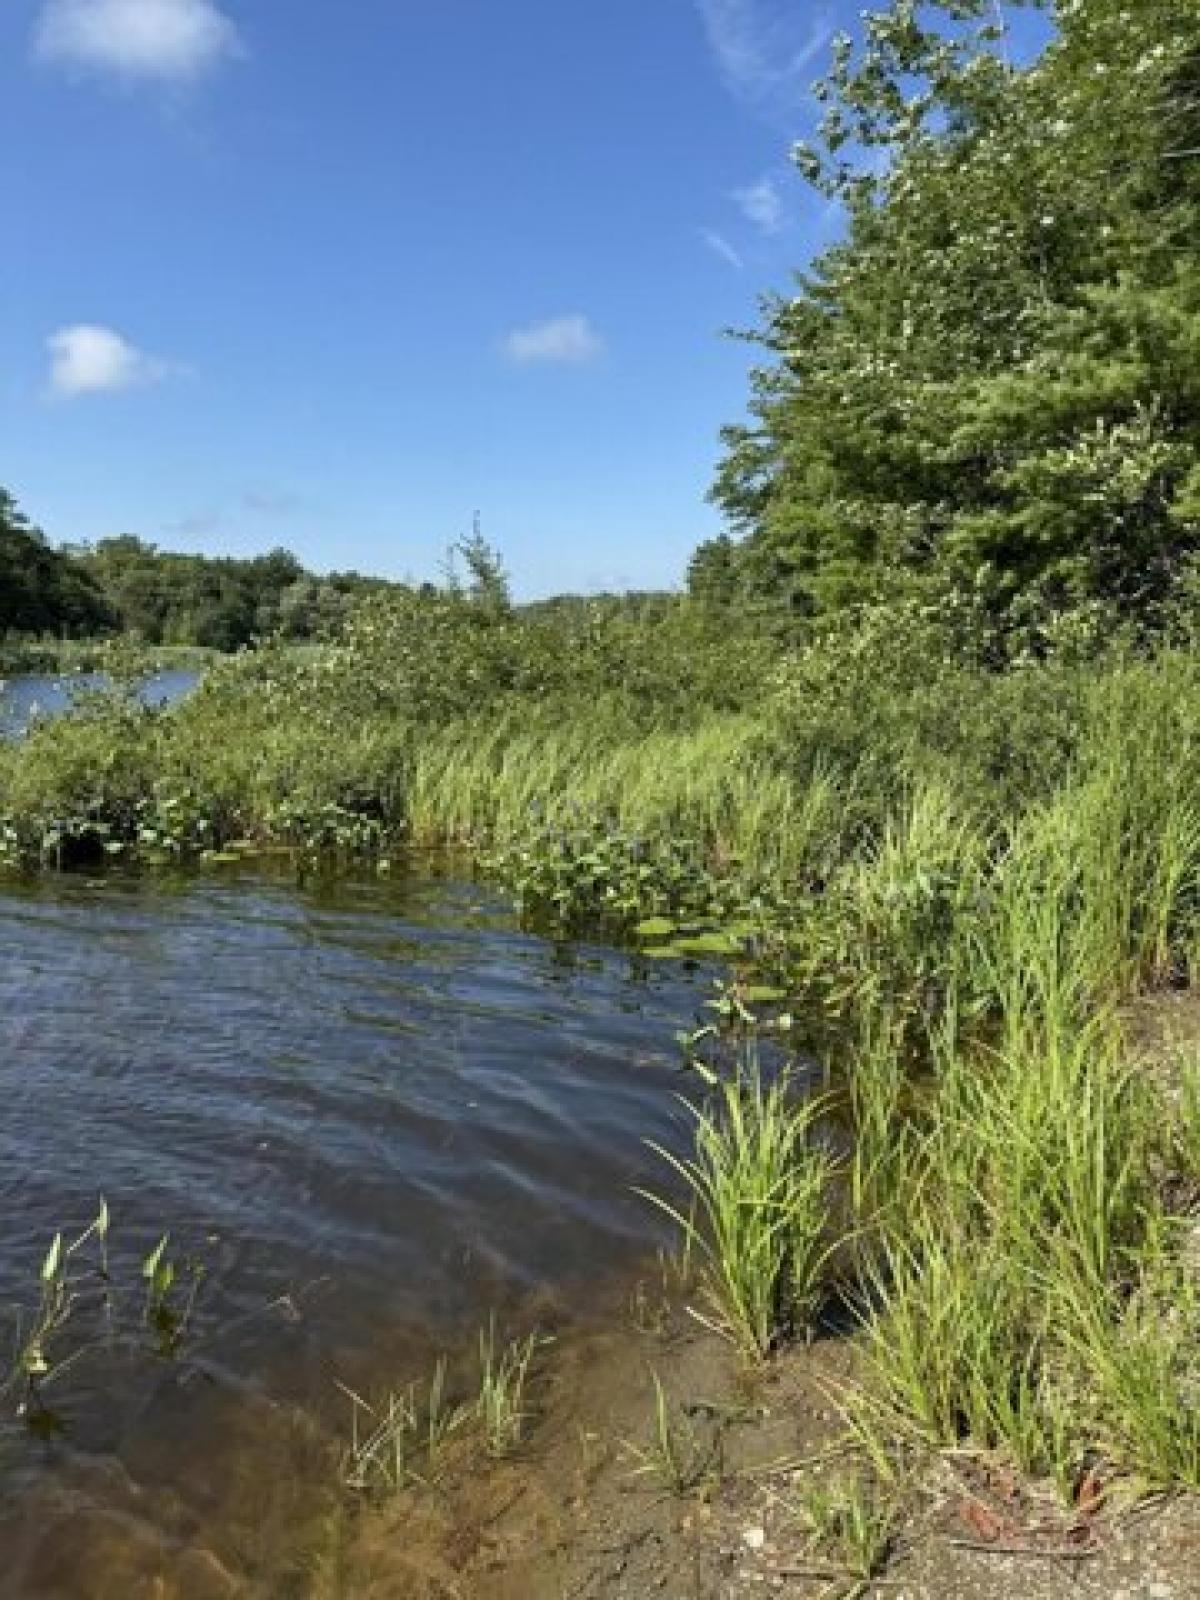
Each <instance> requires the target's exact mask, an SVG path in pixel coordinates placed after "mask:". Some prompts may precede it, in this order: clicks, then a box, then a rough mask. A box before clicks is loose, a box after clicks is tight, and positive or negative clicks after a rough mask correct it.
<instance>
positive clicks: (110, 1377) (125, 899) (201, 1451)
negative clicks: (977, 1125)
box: [0, 875, 701, 1596]
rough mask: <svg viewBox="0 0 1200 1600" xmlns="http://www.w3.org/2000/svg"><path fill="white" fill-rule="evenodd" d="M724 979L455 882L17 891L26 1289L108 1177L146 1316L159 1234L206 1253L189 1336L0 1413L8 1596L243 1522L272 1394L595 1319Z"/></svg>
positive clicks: (9, 1239)
mask: <svg viewBox="0 0 1200 1600" xmlns="http://www.w3.org/2000/svg"><path fill="white" fill-rule="evenodd" d="M700 989H701V983H700V980H699V979H697V978H689V977H688V976H687V975H686V974H684V973H682V972H681V971H679V970H678V969H676V968H668V967H662V966H655V967H651V968H650V969H649V970H646V969H645V968H639V967H638V965H637V964H636V963H633V962H631V958H629V957H627V956H624V955H621V954H620V953H617V952H614V951H605V950H600V949H589V948H583V949H565V948H558V947H555V946H554V945H552V944H550V943H547V942H545V941H542V940H539V939H536V938H533V937H530V936H526V935H524V934H522V933H520V932H519V931H517V930H516V929H515V928H514V927H513V926H512V923H511V921H510V919H509V918H508V917H507V915H506V914H505V912H504V910H503V908H502V906H500V905H499V903H498V902H496V901H495V900H493V899H491V898H489V897H488V896H487V895H486V894H485V893H483V892H482V891H480V890H479V889H477V888H476V887H474V886H470V885H464V884H460V883H454V882H439V881H436V880H421V879H414V880H411V881H407V882H404V883H397V884H393V885H388V886H381V885H378V884H369V885H355V884H343V885H341V886H339V887H330V888H324V889H322V888H315V889H309V890H298V889H296V888H293V887H288V886H283V885H280V884H274V883H272V882H270V881H268V880H264V879H263V878H261V877H252V876H250V875H246V876H244V877H242V878H240V879H239V878H220V879H211V880H200V881H196V880H192V881H188V882H180V883H176V884H169V883H158V884H155V885H150V884H146V883H138V882H134V881H129V880H121V879H110V880H108V881H106V882H103V883H90V882H87V881H84V880H81V879H59V880H56V881H49V882H46V883H43V884H40V885H38V886H37V887H33V888H30V889H27V890H23V891H20V892H16V891H13V890H9V891H7V892H5V893H3V894H0V1093H2V1095H3V1107H4V1111H3V1117H2V1118H0V1307H3V1308H5V1312H6V1314H7V1312H8V1308H12V1307H16V1306H26V1307H28V1306H30V1305H32V1304H33V1302H34V1301H35V1300H36V1292H37V1274H38V1268H39V1265H40V1263H41V1261H42V1259H43V1256H44V1255H45V1252H46V1248H47V1245H48V1244H49V1242H50V1240H51V1238H52V1237H53V1235H54V1233H55V1231H56V1230H58V1229H60V1228H61V1229H64V1230H67V1231H68V1233H70V1231H71V1230H78V1229H79V1228H81V1227H83V1226H84V1225H86V1223H87V1222H88V1220H89V1219H90V1218H91V1217H92V1216H93V1215H94V1214H95V1211H96V1206H97V1198H98V1196H99V1195H100V1194H103V1195H104V1196H105V1198H106V1200H107V1204H108V1207H109V1210H110V1212H111V1216H112V1252H113V1264H112V1276H113V1280H114V1282H116V1283H119V1284H123V1285H127V1286H128V1285H132V1286H133V1287H132V1288H131V1289H130V1288H127V1289H126V1291H125V1293H126V1303H125V1307H124V1312H123V1314H127V1313H128V1312H129V1311H130V1310H131V1309H133V1310H136V1304H137V1296H138V1295H139V1294H140V1286H139V1263H140V1261H141V1260H142V1258H143V1257H144V1256H145V1255H146V1253H147V1252H148V1251H149V1250H150V1249H151V1248H152V1247H153V1245H154V1243H155V1241H156V1240H157V1239H158V1237H159V1236H160V1234H161V1233H162V1232H164V1231H165V1230H170V1232H171V1235H172V1249H173V1250H174V1251H176V1252H177V1254H178V1257H179V1259H180V1260H181V1261H182V1260H183V1258H184V1257H185V1256H186V1257H193V1258H195V1259H197V1260H201V1261H203V1263H204V1265H205V1269H206V1276H205V1279H204V1282H203V1285H202V1288H201V1291H200V1294H199V1297H198V1300H197V1304H196V1312H195V1316H194V1319H193V1322H192V1324H191V1326H190V1328H189V1330H188V1334H187V1337H186V1339H185V1341H184V1348H183V1353H182V1356H181V1358H177V1359H173V1360H163V1359H160V1358H156V1357H155V1356H154V1355H153V1354H152V1353H150V1352H149V1351H148V1350H141V1351H127V1350H124V1349H121V1350H120V1351H119V1352H118V1351H115V1350H112V1349H107V1348H105V1347H103V1343H102V1342H101V1344H100V1345H99V1346H98V1347H97V1348H95V1349H92V1350H89V1351H85V1352H84V1355H83V1357H82V1358H81V1359H80V1361H79V1363H78V1365H77V1366H75V1367H73V1368H71V1369H70V1370H69V1371H68V1372H67V1374H66V1375H65V1376H64V1377H63V1378H62V1380H61V1381H60V1382H57V1383H55V1384H54V1385H52V1387H51V1389H50V1390H49V1391H48V1392H47V1400H48V1401H49V1403H50V1404H51V1406H52V1407H53V1410H54V1412H55V1414H56V1417H57V1419H58V1420H59V1421H61V1423H62V1424H63V1426H64V1428H65V1431H64V1432H63V1434H62V1435H61V1436H58V1437H54V1438H51V1439H50V1440H48V1441H43V1440H40V1439H33V1438H30V1437H29V1436H28V1434H27V1433H26V1430H25V1429H24V1428H23V1427H22V1426H21V1425H20V1423H18V1422H17V1421H16V1420H15V1418H14V1416H13V1412H14V1409H15V1402H14V1397H11V1396H10V1397H9V1399H8V1400H7V1401H5V1402H4V1403H3V1412H2V1417H3V1420H2V1421H0V1543H2V1545H3V1548H4V1551H5V1553H6V1560H7V1561H8V1565H7V1567H6V1568H5V1574H6V1575H7V1576H5V1575H4V1574H0V1593H3V1594H8V1593H12V1594H28V1595H31V1596H40V1595H50V1594H55V1595H60V1594H61V1595H74V1594H78V1595H80V1596H84V1595H91V1594H100V1593H106V1592H108V1591H107V1589H105V1588H103V1587H101V1586H99V1579H98V1578H97V1573H98V1572H99V1571H101V1569H104V1568H105V1567H106V1565H107V1566H111V1570H112V1572H113V1573H114V1574H115V1573H117V1572H118V1570H119V1569H120V1561H119V1560H118V1558H117V1557H116V1556H115V1555H114V1556H111V1557H108V1558H104V1559H101V1560H100V1561H99V1565H97V1557H96V1556H95V1554H94V1549H95V1539H96V1526H97V1523H98V1522H99V1523H100V1524H102V1525H103V1526H104V1527H105V1528H106V1529H107V1533H108V1535H109V1536H110V1537H111V1538H114V1539H116V1544H117V1545H118V1546H120V1547H121V1548H122V1549H124V1548H125V1546H126V1545H139V1544H145V1543H147V1542H150V1543H153V1542H155V1541H157V1542H158V1543H159V1544H160V1545H161V1542H162V1540H163V1539H164V1538H165V1537H167V1536H168V1532H167V1530H170V1532H169V1536H170V1538H172V1539H178V1538H181V1537H183V1538H184V1541H185V1544H188V1541H191V1544H188V1548H192V1545H195V1546H197V1547H200V1548H205V1549H208V1548H210V1547H212V1546H214V1545H219V1544H220V1537H219V1530H210V1529H207V1528H206V1527H205V1526H204V1524H205V1519H206V1518H208V1517H211V1518H217V1517H218V1516H219V1515H220V1513H218V1511H217V1510H216V1509H215V1507H216V1500H217V1499H219V1498H220V1496H219V1495H218V1493H217V1488H216V1485H217V1484H219V1483H221V1482H223V1481H225V1479H226V1477H227V1474H228V1472H229V1471H230V1470H231V1469H230V1467H229V1462H230V1461H231V1460H232V1459H233V1457H232V1456H231V1455H230V1451H231V1449H232V1448H233V1447H232V1446H231V1444H230V1438H231V1437H236V1439H237V1441H238V1442H237V1446H236V1461H237V1471H238V1472H239V1473H242V1474H244V1475H248V1476H249V1478H250V1479H251V1480H253V1479H254V1478H255V1470H256V1469H255V1457H254V1452H255V1448H256V1444H255V1440H256V1439H257V1440H258V1441H259V1443H260V1444H261V1447H262V1449H263V1451H264V1452H266V1451H271V1452H275V1453H277V1452H278V1448H279V1443H278V1438H277V1437H276V1438H274V1439H273V1440H272V1441H268V1434H270V1433H271V1431H272V1430H270V1429H264V1428H262V1427H261V1426H259V1424H258V1423H257V1422H253V1421H252V1422H250V1423H249V1424H247V1421H246V1419H247V1418H251V1419H253V1418H255V1417H256V1416H259V1415H260V1413H264V1412H267V1411H269V1412H271V1413H272V1414H279V1413H280V1410H281V1408H283V1407H299V1408H300V1409H301V1410H302V1411H303V1412H304V1413H307V1414H312V1415H314V1416H319V1417H322V1418H324V1419H326V1420H328V1419H329V1417H330V1416H331V1414H332V1413H333V1412H334V1411H338V1413H339V1415H340V1410H341V1409H344V1406H343V1404H342V1402H341V1400H340V1397H339V1396H338V1395H337V1391H336V1387H335V1381H336V1380H337V1379H339V1378H344V1379H346V1380H347V1381H352V1382H354V1383H356V1384H360V1383H361V1384H365V1383H370V1382H371V1381H373V1380H375V1379H378V1378H380V1377H381V1376H383V1375H385V1374H386V1375H387V1376H388V1377H389V1378H390V1379H391V1380H392V1381H398V1380H399V1379H401V1378H403V1377H407V1376H411V1375H412V1372H411V1370H409V1369H410V1368H411V1366H412V1365H413V1364H414V1363H417V1362H418V1358H419V1360H421V1361H424V1360H426V1359H427V1357H428V1352H429V1351H430V1350H431V1349H433V1348H434V1347H441V1346H445V1347H447V1348H454V1347H455V1346H456V1345H457V1344H462V1343H464V1342H467V1341H469V1340H470V1339H471V1337H472V1335H473V1330H474V1329H475V1328H477V1327H478V1326H479V1325H480V1323H481V1322H483V1321H484V1320H486V1318H487V1316H488V1314H489V1312H490V1310H491V1309H492V1308H493V1307H499V1308H501V1311H502V1314H511V1315H513V1316H515V1317H520V1316H523V1315H525V1314H526V1313H525V1312H524V1311H521V1310H518V1309H517V1308H518V1307H519V1306H521V1305H522V1303H524V1302H527V1301H528V1298H529V1297H531V1296H540V1297H541V1298H542V1300H543V1302H544V1306H545V1305H548V1306H551V1307H555V1308H557V1310H556V1311H554V1312H553V1313H552V1314H554V1315H561V1314H563V1313H564V1312H566V1313H571V1314H574V1315H575V1316H577V1317H579V1318H583V1319H586V1316H587V1308H588V1305H589V1303H590V1302H591V1301H592V1300H593V1299H594V1298H598V1296H599V1294H600V1291H601V1286H602V1285H604V1284H606V1283H607V1282H610V1281H612V1280H615V1279H618V1278H620V1277H621V1275H622V1274H623V1273H628V1272H629V1271H631V1270H632V1268H633V1266H634V1264H635V1263H636V1262H639V1261H641V1260H642V1259H644V1258H645V1257H646V1256H647V1254H648V1253H649V1252H650V1251H651V1250H652V1248H653V1247H654V1245H655V1244H656V1243H657V1242H658V1241H660V1240H661V1238H662V1233H661V1230H660V1227H659V1224H658V1222H657V1221H656V1219H655V1216H654V1213H653V1212H652V1210H651V1209H650V1208H649V1207H648V1205H647V1204H646V1203H645V1202H644V1201H642V1200H640V1199H638V1198H637V1197H636V1196H635V1195H634V1194H633V1193H632V1192H631V1187H632V1186H633V1185H636V1184H638V1183H647V1182H653V1181H654V1180H655V1179H656V1178H657V1177H659V1176H661V1169H660V1167H659V1164H658V1161H657V1158H655V1157H654V1156H653V1155H652V1154H650V1153H649V1152H648V1151H647V1150H646V1149H645V1148H644V1144H643V1141H644V1140H645V1139H647V1138H659V1139H668V1140H670V1139H677V1138H678V1136H679V1126H680V1120H679V1110H678V1107H677V1105H676V1104H675V1102H674V1100H673V1097H672V1093H671V1091H672V1090H675V1089H678V1088H679V1087H680V1076H679V1065H678V1052H677V1047H676V1046H675V1045H674V1042H673V1035H674V1031H675V1030H676V1029H677V1028H679V1027H682V1026H686V1025H687V1024H689V1023H690V1022H691V1021H692V1020H693V1019H694V1017H695V1013H696V1010H697V1007H698V1005H699V1003H700V1000H701V992H700ZM85 1309H86V1308H85ZM133 1320H134V1322H136V1320H137V1319H136V1316H135V1317H134V1319H133ZM85 1324H86V1325H87V1337H88V1338H90V1337H93V1336H94V1331H95V1330H94V1329H92V1328H91V1327H90V1324H88V1322H87V1318H86V1317H83V1316H81V1317H80V1318H79V1319H78V1327H77V1328H76V1327H72V1326H68V1327H67V1328H66V1329H65V1330H64V1332H63V1333H62V1335H61V1336H60V1337H59V1339H58V1341H56V1350H55V1354H56V1356H57V1358H58V1359H62V1358H63V1357H64V1356H66V1355H68V1354H70V1353H72V1351H73V1349H74V1348H75V1345H76V1344H82V1343H83V1342H85ZM2 1336H3V1335H2V1334H0V1337H2ZM145 1342H146V1343H148V1342H149V1341H148V1340H147V1341H145ZM418 1370H419V1365H418ZM262 1466H263V1471H264V1472H266V1470H267V1468H266V1458H265V1457H264V1461H263V1463H262ZM289 1470H290V1469H289ZM271 1471H272V1472H275V1471H277V1466H276V1467H272V1468H271ZM214 1497H215V1498H214ZM206 1507H207V1508H208V1509H207V1510H206V1509H205V1508H206ZM181 1527H185V1528H188V1529H190V1530H191V1532H190V1533H187V1534H186V1537H185V1536H184V1535H181V1533H180V1528H181ZM114 1530H115V1531H114ZM210 1533H211V1534H212V1537H211V1538H210V1537H209V1536H210ZM118 1534H119V1537H118ZM226 1555H227V1552H225V1553H223V1556H222V1559H225V1556H226ZM84 1572H86V1573H88V1574H89V1576H88V1577H87V1578H86V1579H85V1577H84V1576H82V1574H83V1573H84ZM14 1573H19V1574H20V1576H19V1577H16V1578H14V1576H13V1574H14ZM64 1574H66V1576H64ZM113 1581H114V1583H115V1582H117V1579H116V1578H115V1577H114V1579H113ZM6 1582H7V1583H10V1584H11V1583H13V1582H16V1583H17V1584H18V1587H17V1588H6V1587H5V1583H6ZM129 1584H130V1585H131V1586H130V1587H128V1588H127V1590H126V1591H125V1592H128V1593H130V1594H132V1593H140V1592H142V1591H141V1590H140V1589H138V1588H137V1587H136V1583H135V1582H134V1580H133V1579H132V1578H131V1579H130V1580H129ZM112 1592H114V1593H116V1592H120V1590H119V1587H118V1588H116V1589H113V1591H112ZM145 1592H146V1593H151V1592H156V1591H153V1590H152V1589H151V1588H146V1590H145ZM181 1592H189V1593H190V1592H191V1591H190V1590H188V1589H187V1587H186V1585H185V1587H184V1590H183V1591H181ZM195 1592H197V1593H200V1592H203V1591H202V1589H197V1590H196V1591H195ZM256 1592H257V1591H256ZM263 1592H268V1591H267V1590H264V1591H263ZM272 1592H273V1591H272ZM280 1592H282V1591H280ZM297 1592H299V1591H297Z"/></svg>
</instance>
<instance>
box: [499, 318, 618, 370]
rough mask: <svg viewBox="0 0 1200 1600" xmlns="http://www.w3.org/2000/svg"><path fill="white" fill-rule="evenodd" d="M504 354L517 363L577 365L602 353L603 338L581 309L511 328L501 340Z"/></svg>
mask: <svg viewBox="0 0 1200 1600" xmlns="http://www.w3.org/2000/svg"><path fill="white" fill-rule="evenodd" d="M503 350H504V354H505V356H506V357H507V358H508V360H509V361H515V362H516V363H517V364H518V365H519V366H528V365H529V364H530V363H533V362H539V361H544V362H558V363H560V364H564V365H569V366H570V365H573V366H580V365H582V364H583V363H585V362H588V361H595V360H596V359H597V357H599V356H601V355H603V353H604V341H603V339H601V337H600V335H599V334H598V333H597V332H596V330H595V328H593V326H592V324H591V321H590V320H589V319H588V318H587V317H585V316H584V315H583V313H582V312H578V311H574V312H570V313H569V314H568V315H566V316H562V317H551V318H549V319H548V320H547V321H545V322H534V323H531V324H530V325H529V326H528V327H524V328H514V329H513V330H512V332H511V333H510V334H508V335H507V336H506V338H505V340H504V343H503Z"/></svg>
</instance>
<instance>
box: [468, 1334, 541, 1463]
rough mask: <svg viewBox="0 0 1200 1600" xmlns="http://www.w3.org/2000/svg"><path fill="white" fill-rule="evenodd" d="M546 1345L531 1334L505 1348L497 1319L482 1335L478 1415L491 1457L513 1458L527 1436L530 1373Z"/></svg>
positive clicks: (486, 1447)
mask: <svg viewBox="0 0 1200 1600" xmlns="http://www.w3.org/2000/svg"><path fill="white" fill-rule="evenodd" d="M542 1342H543V1341H542V1340H541V1339H539V1337H538V1335H537V1334H536V1333H531V1334H529V1335H528V1336H527V1337H526V1338H524V1339H513V1340H510V1342H509V1343H508V1344H506V1345H504V1346H501V1345H500V1344H499V1343H498V1340H497V1334H496V1320H495V1318H494V1317H493V1318H492V1320H491V1321H490V1322H489V1323H488V1325H487V1327H486V1329H484V1330H483V1332H481V1333H480V1335H479V1369H480V1375H479V1400H478V1405H477V1414H478V1417H479V1422H480V1425H481V1427H482V1429H483V1439H484V1447H485V1449H486V1450H487V1453H488V1455H490V1456H493V1457H497V1458H499V1457H501V1456H508V1455H511V1454H512V1452H513V1451H514V1450H515V1449H516V1448H517V1447H518V1446H519V1445H520V1444H521V1442H522V1440H523V1438H524V1436H525V1427H526V1424H527V1423H528V1421H529V1413H528V1411H527V1410H526V1409H525V1391H526V1387H527V1385H528V1382H529V1369H530V1367H531V1366H532V1364H533V1359H534V1356H535V1355H536V1354H537V1351H538V1348H539V1346H540V1345H541V1343H542Z"/></svg>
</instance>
